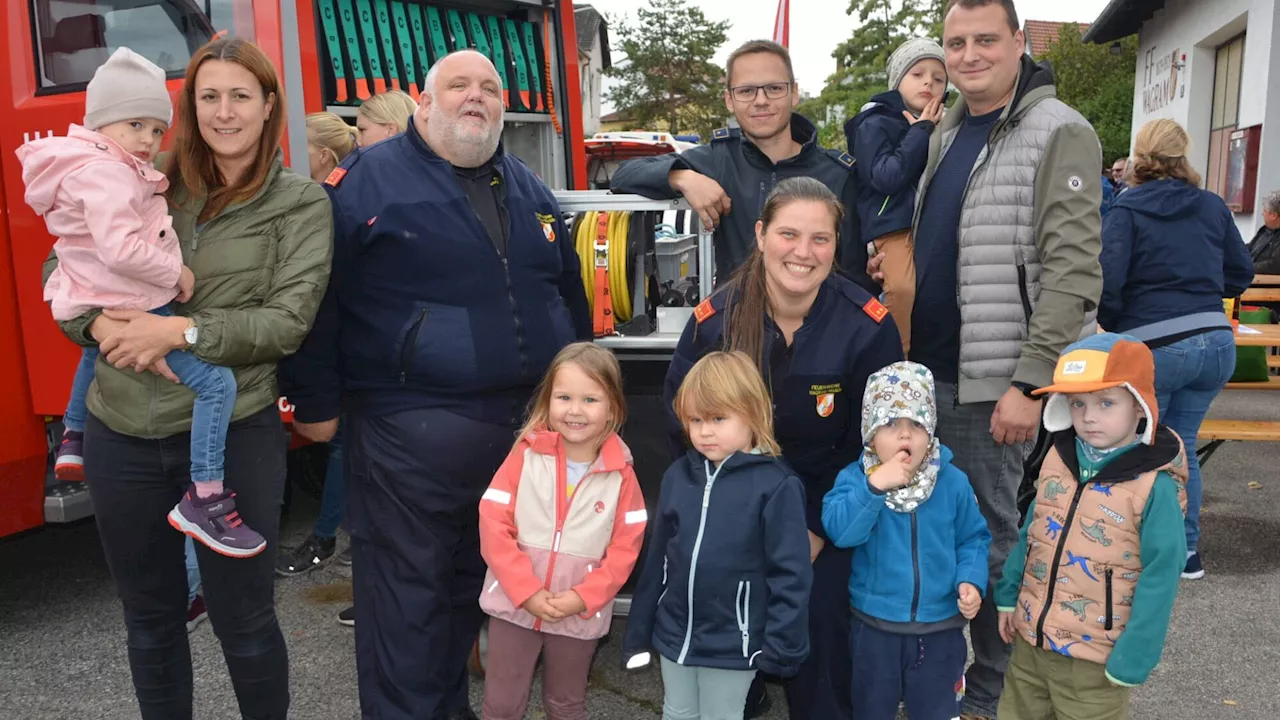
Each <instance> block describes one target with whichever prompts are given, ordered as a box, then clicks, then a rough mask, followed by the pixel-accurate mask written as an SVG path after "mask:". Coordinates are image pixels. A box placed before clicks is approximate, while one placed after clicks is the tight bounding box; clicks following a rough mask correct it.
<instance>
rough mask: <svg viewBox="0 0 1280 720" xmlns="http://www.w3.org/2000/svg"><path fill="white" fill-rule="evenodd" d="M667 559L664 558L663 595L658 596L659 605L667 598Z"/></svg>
mask: <svg viewBox="0 0 1280 720" xmlns="http://www.w3.org/2000/svg"><path fill="white" fill-rule="evenodd" d="M667 590H668V588H667V557H666V555H663V556H662V594H661V595H659V596H658V605H661V604H662V599H663V598H665V597H666V596H667Z"/></svg>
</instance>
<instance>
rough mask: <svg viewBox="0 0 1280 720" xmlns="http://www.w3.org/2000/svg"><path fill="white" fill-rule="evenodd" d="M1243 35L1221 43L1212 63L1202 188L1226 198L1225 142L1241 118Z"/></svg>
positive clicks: (1228, 139)
mask: <svg viewBox="0 0 1280 720" xmlns="http://www.w3.org/2000/svg"><path fill="white" fill-rule="evenodd" d="M1244 37H1245V36H1244V35H1240V36H1237V37H1236V38H1234V39H1232V40H1230V41H1228V42H1227V43H1226V44H1224V45H1222V46H1220V47H1219V48H1218V52H1217V58H1216V62H1215V65H1214V74H1213V107H1212V108H1211V110H1210V112H1211V113H1212V118H1211V120H1210V124H1209V129H1210V132H1209V172H1208V173H1206V175H1205V189H1207V190H1209V191H1210V192H1214V193H1217V194H1218V195H1220V196H1222V197H1224V198H1225V197H1226V192H1227V145H1228V143H1229V142H1230V140H1231V132H1232V131H1233V130H1235V129H1236V127H1237V126H1238V125H1239V120H1240V69H1241V67H1242V66H1243V65H1244Z"/></svg>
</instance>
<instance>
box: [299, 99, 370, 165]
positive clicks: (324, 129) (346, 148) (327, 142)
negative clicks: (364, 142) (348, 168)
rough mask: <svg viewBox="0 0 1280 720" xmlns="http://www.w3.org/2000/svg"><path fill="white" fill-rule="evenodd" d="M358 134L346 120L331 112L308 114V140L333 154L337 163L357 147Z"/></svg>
mask: <svg viewBox="0 0 1280 720" xmlns="http://www.w3.org/2000/svg"><path fill="white" fill-rule="evenodd" d="M358 134H359V133H358V132H357V131H356V129H355V128H353V127H351V126H350V125H348V124H347V121H346V120H343V119H342V118H340V117H338V116H337V115H335V114H333V113H331V112H317V113H311V114H310V115H308V116H307V142H309V143H311V144H312V145H315V146H316V147H318V148H320V149H322V150H324V151H325V152H327V153H329V154H330V155H332V156H333V161H334V164H335V165H341V164H342V161H343V160H345V159H346V157H347V155H349V154H351V151H352V150H355V149H356V137H357V136H358Z"/></svg>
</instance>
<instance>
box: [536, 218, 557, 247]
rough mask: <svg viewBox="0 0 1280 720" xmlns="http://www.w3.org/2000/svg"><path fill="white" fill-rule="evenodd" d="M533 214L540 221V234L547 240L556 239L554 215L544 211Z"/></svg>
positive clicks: (553, 240) (552, 240)
mask: <svg viewBox="0 0 1280 720" xmlns="http://www.w3.org/2000/svg"><path fill="white" fill-rule="evenodd" d="M534 215H535V216H536V217H537V218H538V222H540V223H542V236H543V237H545V238H546V239H547V242H555V241H556V229H555V222H556V218H555V216H554V215H548V214H546V213H534Z"/></svg>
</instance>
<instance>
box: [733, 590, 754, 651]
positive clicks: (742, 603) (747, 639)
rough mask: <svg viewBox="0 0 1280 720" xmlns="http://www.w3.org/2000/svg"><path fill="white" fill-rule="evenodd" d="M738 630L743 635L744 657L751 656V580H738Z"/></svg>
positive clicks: (736, 605)
mask: <svg viewBox="0 0 1280 720" xmlns="http://www.w3.org/2000/svg"><path fill="white" fill-rule="evenodd" d="M733 609H734V613H735V614H736V615H737V620H738V632H739V633H740V634H741V635H742V657H744V658H750V657H751V581H750V580H739V581H738V595H737V600H736V601H735V603H734V607H733Z"/></svg>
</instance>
